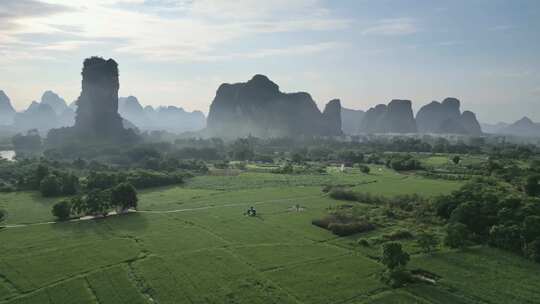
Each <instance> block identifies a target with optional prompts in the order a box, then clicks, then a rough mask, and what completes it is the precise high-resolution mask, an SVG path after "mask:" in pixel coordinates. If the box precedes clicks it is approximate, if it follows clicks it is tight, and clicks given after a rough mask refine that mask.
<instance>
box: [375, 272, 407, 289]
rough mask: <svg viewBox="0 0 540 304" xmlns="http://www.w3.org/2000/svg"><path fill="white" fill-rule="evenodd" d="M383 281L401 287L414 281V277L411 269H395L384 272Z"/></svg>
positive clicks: (394, 286) (393, 286) (391, 285)
mask: <svg viewBox="0 0 540 304" xmlns="http://www.w3.org/2000/svg"><path fill="white" fill-rule="evenodd" d="M381 281H382V282H383V283H385V284H386V285H388V286H390V287H392V288H399V287H403V286H404V285H405V284H407V283H413V282H414V279H413V277H412V275H411V273H410V272H409V271H406V270H404V269H395V270H387V271H385V272H383V275H382V277H381Z"/></svg>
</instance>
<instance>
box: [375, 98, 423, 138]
mask: <svg viewBox="0 0 540 304" xmlns="http://www.w3.org/2000/svg"><path fill="white" fill-rule="evenodd" d="M381 123H382V126H383V129H385V131H386V133H416V131H417V128H416V121H415V120H414V114H413V111H412V103H411V101H410V100H401V99H394V100H392V101H391V102H390V103H389V104H388V108H387V111H386V113H385V115H384V116H383V117H382V122H381Z"/></svg>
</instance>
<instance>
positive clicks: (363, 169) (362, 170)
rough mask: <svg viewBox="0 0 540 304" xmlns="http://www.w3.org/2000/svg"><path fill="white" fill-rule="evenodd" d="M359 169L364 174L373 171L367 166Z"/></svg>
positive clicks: (361, 166)
mask: <svg viewBox="0 0 540 304" xmlns="http://www.w3.org/2000/svg"><path fill="white" fill-rule="evenodd" d="M359 169H360V172H362V173H364V174H369V172H370V171H371V170H370V169H369V167H368V166H365V165H360V167H359Z"/></svg>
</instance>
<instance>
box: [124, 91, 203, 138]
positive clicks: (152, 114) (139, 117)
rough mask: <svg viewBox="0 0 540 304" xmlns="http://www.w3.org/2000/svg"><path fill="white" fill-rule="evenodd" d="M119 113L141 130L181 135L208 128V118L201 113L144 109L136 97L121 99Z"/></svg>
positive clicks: (168, 107)
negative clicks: (163, 131)
mask: <svg viewBox="0 0 540 304" xmlns="http://www.w3.org/2000/svg"><path fill="white" fill-rule="evenodd" d="M118 112H119V113H120V115H121V116H122V117H124V118H126V119H127V120H129V121H131V122H132V123H133V124H134V125H136V126H137V127H138V128H139V129H141V130H165V131H169V132H174V133H181V132H190V131H198V130H202V129H204V128H205V126H206V117H205V116H204V114H203V113H202V112H200V111H193V112H187V111H185V110H184V109H183V108H179V107H175V106H160V107H157V108H156V109H154V108H153V107H152V106H146V107H144V108H143V107H142V105H141V104H140V103H139V100H138V99H137V97H135V96H128V97H120V98H119V99H118Z"/></svg>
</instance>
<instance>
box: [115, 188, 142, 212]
mask: <svg viewBox="0 0 540 304" xmlns="http://www.w3.org/2000/svg"><path fill="white" fill-rule="evenodd" d="M137 202H138V198H137V190H135V188H134V187H133V186H132V185H131V184H130V183H121V184H118V185H117V186H116V187H114V188H113V189H112V191H111V204H112V205H113V206H115V207H116V209H117V210H119V211H120V212H125V211H126V210H128V209H130V208H134V209H136V208H137Z"/></svg>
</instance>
